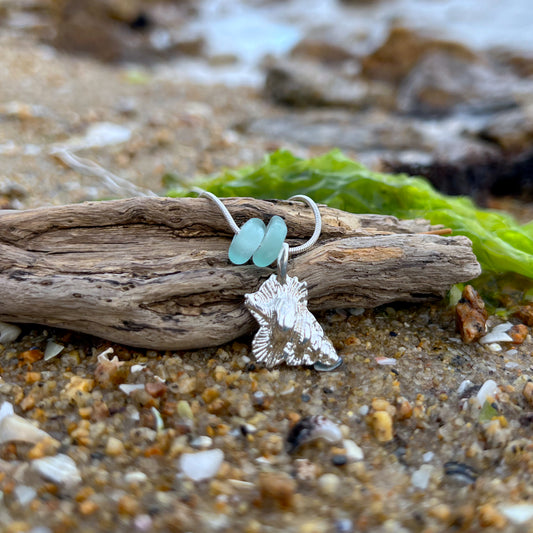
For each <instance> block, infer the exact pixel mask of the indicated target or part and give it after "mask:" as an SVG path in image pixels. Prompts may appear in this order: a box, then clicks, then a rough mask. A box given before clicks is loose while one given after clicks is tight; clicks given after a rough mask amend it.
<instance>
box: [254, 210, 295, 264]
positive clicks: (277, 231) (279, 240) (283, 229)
mask: <svg viewBox="0 0 533 533" xmlns="http://www.w3.org/2000/svg"><path fill="white" fill-rule="evenodd" d="M286 236H287V225H286V224H285V221H284V220H283V219H282V218H281V217H278V216H277V215H275V216H273V217H272V218H271V219H270V222H269V223H268V226H267V228H266V232H265V237H264V238H263V242H261V245H260V246H259V248H258V249H257V250H256V252H255V253H254V254H253V260H254V265H256V266H258V267H266V266H268V265H271V264H272V263H273V262H274V261H275V260H276V259H277V258H278V255H279V252H280V250H281V247H282V246H283V242H284V241H285V237H286Z"/></svg>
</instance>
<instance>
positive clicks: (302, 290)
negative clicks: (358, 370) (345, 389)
mask: <svg viewBox="0 0 533 533" xmlns="http://www.w3.org/2000/svg"><path fill="white" fill-rule="evenodd" d="M245 305H246V307H247V308H248V309H249V310H250V312H251V313H252V315H253V316H254V318H255V319H256V320H257V322H259V331H258V332H257V334H256V336H255V338H254V340H253V343H252V351H253V354H254V356H255V358H256V360H257V361H258V362H260V363H264V364H265V366H267V367H272V366H275V365H278V364H280V363H286V364H288V365H312V364H315V363H319V364H320V367H319V368H317V369H319V370H326V369H328V368H330V367H333V368H335V367H336V366H338V365H339V364H340V361H342V359H341V358H340V357H339V356H338V355H337V352H336V351H335V348H334V347H333V344H332V343H331V341H330V340H329V339H328V338H327V337H326V335H325V334H324V331H323V329H322V327H321V326H320V324H319V323H318V322H317V320H316V318H315V317H314V316H313V315H312V314H311V313H310V312H309V310H308V309H307V284H306V283H305V282H300V281H298V278H296V277H290V276H286V278H285V282H284V283H280V282H279V281H278V278H277V276H276V275H275V274H272V275H271V276H270V277H269V278H268V279H267V280H266V281H265V282H264V283H263V284H262V285H261V287H260V288H259V290H258V291H257V292H254V293H252V294H246V295H245Z"/></svg>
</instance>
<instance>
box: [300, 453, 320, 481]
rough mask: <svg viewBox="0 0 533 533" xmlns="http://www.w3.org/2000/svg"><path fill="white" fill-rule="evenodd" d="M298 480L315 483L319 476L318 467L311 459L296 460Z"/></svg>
mask: <svg viewBox="0 0 533 533" xmlns="http://www.w3.org/2000/svg"><path fill="white" fill-rule="evenodd" d="M295 466H296V478H297V479H299V480H300V481H307V482H310V481H314V480H315V479H316V476H317V467H316V465H315V464H314V463H313V462H311V461H310V460H309V459H296V461H295Z"/></svg>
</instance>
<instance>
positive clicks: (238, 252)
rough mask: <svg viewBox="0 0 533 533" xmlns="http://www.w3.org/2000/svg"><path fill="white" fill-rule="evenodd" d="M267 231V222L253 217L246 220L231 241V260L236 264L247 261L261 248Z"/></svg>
mask: <svg viewBox="0 0 533 533" xmlns="http://www.w3.org/2000/svg"><path fill="white" fill-rule="evenodd" d="M265 231H266V228H265V223H264V222H263V221H262V220H260V219H259V218H251V219H250V220H248V221H247V222H245V223H244V224H243V226H242V227H241V228H240V231H239V233H237V235H235V237H233V240H232V241H231V244H230V247H229V251H228V257H229V260H230V261H231V262H232V263H233V264H234V265H243V264H244V263H246V262H247V261H248V260H249V259H250V257H252V255H253V254H254V252H255V251H256V250H257V249H258V248H259V246H260V244H261V242H262V241H263V238H264V236H265Z"/></svg>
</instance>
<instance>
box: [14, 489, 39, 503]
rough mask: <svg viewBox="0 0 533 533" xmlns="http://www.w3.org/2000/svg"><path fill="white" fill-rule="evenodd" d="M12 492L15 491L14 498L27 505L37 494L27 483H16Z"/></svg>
mask: <svg viewBox="0 0 533 533" xmlns="http://www.w3.org/2000/svg"><path fill="white" fill-rule="evenodd" d="M13 492H14V493H15V498H17V501H18V502H19V503H20V505H22V506H26V505H28V504H29V503H30V502H31V501H32V500H33V499H34V498H35V497H36V496H37V491H36V490H35V489H34V488H33V487H28V486H27V485H17V486H16V487H15V490H14V491H13Z"/></svg>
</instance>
